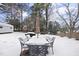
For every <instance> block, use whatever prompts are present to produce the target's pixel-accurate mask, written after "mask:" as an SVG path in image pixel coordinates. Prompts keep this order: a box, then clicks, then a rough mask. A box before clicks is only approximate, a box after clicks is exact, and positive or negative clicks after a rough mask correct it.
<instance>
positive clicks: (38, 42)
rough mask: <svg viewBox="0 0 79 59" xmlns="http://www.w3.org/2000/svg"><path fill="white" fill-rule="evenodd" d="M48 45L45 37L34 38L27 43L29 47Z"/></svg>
mask: <svg viewBox="0 0 79 59" xmlns="http://www.w3.org/2000/svg"><path fill="white" fill-rule="evenodd" d="M46 43H49V42H48V41H47V40H46V38H45V37H44V36H39V37H38V38H37V36H33V37H32V38H31V39H29V41H27V42H26V44H28V45H45V44H46Z"/></svg>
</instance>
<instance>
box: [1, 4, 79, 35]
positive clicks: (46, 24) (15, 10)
mask: <svg viewBox="0 0 79 59" xmlns="http://www.w3.org/2000/svg"><path fill="white" fill-rule="evenodd" d="M54 5H56V6H53V5H52V4H51V3H34V4H30V3H2V4H1V5H0V13H4V14H6V18H5V21H6V22H7V23H9V24H12V25H14V30H15V31H22V30H23V29H24V30H25V31H34V32H37V33H39V32H41V33H49V32H50V33H51V34H56V33H57V31H62V32H69V33H70V36H71V35H72V33H73V32H74V31H75V32H76V31H77V29H78V28H79V26H76V24H77V23H78V21H79V4H77V3H76V5H77V7H76V11H75V9H71V7H70V5H71V4H69V3H62V4H61V5H62V6H64V7H65V9H66V10H65V15H66V16H64V15H62V14H61V13H60V12H59V9H58V8H56V12H53V13H52V11H53V10H54V7H57V6H58V5H57V4H54ZM52 6H53V7H52ZM23 12H27V14H28V16H26V17H25V18H24V19H23ZM54 13H56V14H57V15H58V17H59V18H60V19H61V20H60V21H63V22H64V26H63V27H61V25H63V24H59V23H58V22H57V21H53V20H52V21H50V20H49V17H50V16H51V15H54ZM52 18H54V17H53V16H52ZM54 20H57V19H55V18H54Z"/></svg>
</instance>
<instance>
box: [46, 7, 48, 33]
mask: <svg viewBox="0 0 79 59" xmlns="http://www.w3.org/2000/svg"><path fill="white" fill-rule="evenodd" d="M46 33H48V8H47V7H46Z"/></svg>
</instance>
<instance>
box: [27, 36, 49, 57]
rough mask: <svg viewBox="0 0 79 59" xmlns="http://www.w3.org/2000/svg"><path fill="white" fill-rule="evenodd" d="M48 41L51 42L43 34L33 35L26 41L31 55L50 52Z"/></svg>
mask: <svg viewBox="0 0 79 59" xmlns="http://www.w3.org/2000/svg"><path fill="white" fill-rule="evenodd" d="M48 43H49V42H48V41H47V40H46V38H45V37H43V36H39V37H37V36H33V37H32V38H31V39H30V40H29V41H27V42H26V44H27V45H28V47H29V53H30V55H31V56H45V55H46V54H47V53H48V45H47V44H48Z"/></svg>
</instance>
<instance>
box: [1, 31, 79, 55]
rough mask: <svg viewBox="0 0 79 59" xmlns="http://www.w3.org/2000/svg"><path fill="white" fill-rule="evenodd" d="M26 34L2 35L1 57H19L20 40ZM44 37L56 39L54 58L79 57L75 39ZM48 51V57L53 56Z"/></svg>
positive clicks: (78, 42)
mask: <svg viewBox="0 0 79 59" xmlns="http://www.w3.org/2000/svg"><path fill="white" fill-rule="evenodd" d="M24 34H25V33H20V32H14V33H8V34H0V56H19V55H20V52H21V45H20V42H19V40H18V38H19V37H22V38H23V39H25V38H26V37H25V35H24ZM44 36H49V37H55V41H54V56H79V41H77V40H75V39H74V38H71V39H69V38H67V37H60V36H55V35H40V37H44ZM40 40H42V39H40ZM48 50H49V54H48V55H49V56H50V55H52V53H51V49H48Z"/></svg>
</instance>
